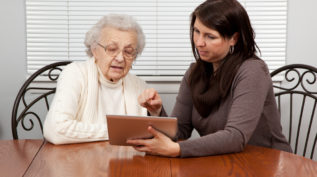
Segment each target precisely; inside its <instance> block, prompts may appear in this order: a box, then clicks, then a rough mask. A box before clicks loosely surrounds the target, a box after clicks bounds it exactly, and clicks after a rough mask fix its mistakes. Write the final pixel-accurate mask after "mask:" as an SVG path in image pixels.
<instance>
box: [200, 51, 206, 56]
mask: <svg viewBox="0 0 317 177" xmlns="http://www.w3.org/2000/svg"><path fill="white" fill-rule="evenodd" d="M198 52H199V55H200V56H207V54H208V52H207V51H198Z"/></svg>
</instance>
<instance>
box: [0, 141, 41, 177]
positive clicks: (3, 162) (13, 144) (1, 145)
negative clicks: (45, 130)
mask: <svg viewBox="0 0 317 177" xmlns="http://www.w3.org/2000/svg"><path fill="white" fill-rule="evenodd" d="M42 143H43V140H2V141H0V176H1V177H2V176H3V177H11V176H12V177H17V176H23V174H24V172H25V171H26V170H27V168H28V167H29V165H30V164H31V162H32V160H33V158H34V157H35V155H36V153H37V152H38V151H39V149H40V148H41V145H42Z"/></svg>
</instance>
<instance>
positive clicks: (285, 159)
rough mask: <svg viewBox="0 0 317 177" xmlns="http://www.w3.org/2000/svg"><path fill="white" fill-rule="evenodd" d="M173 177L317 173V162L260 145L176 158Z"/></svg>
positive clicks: (301, 175) (296, 176)
mask: <svg viewBox="0 0 317 177" xmlns="http://www.w3.org/2000/svg"><path fill="white" fill-rule="evenodd" d="M172 176H173V177H196V176H197V177H200V176H204V177H209V176H210V177H211V176H212V177H224V176H226V177H227V176H228V177H316V176H317V162H315V161H312V160H310V159H307V158H304V157H301V156H298V155H295V154H291V153H288V152H283V151H279V150H275V149H269V148H264V147H258V146H250V145H249V146H247V147H246V148H245V150H244V151H243V152H241V153H233V154H226V155H218V156H209V157H200V158H185V159H179V158H175V159H172Z"/></svg>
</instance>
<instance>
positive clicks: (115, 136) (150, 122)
mask: <svg viewBox="0 0 317 177" xmlns="http://www.w3.org/2000/svg"><path fill="white" fill-rule="evenodd" d="M106 118H107V124H108V135H109V142H110V144H112V145H122V146H129V144H127V143H126V141H127V140H128V139H140V138H142V139H145V138H152V137H153V136H152V135H151V134H150V133H149V132H148V130H147V128H148V127H149V126H152V127H153V128H155V129H156V130H158V131H160V132H162V133H164V134H165V135H167V136H169V137H171V138H174V137H175V135H176V132H177V119H176V117H155V116H127V115H106Z"/></svg>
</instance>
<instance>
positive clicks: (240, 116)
mask: <svg viewBox="0 0 317 177" xmlns="http://www.w3.org/2000/svg"><path fill="white" fill-rule="evenodd" d="M190 70H191V69H190V68H189V69H188V71H187V72H186V74H185V76H184V78H183V80H182V82H181V85H180V89H179V93H178V96H177V99H176V103H175V106H174V109H173V111H172V114H171V116H174V117H177V118H178V133H177V136H178V139H187V140H184V141H180V142H179V145H180V149H181V157H190V156H208V155H216V154H225V153H233V152H240V151H242V150H243V149H244V147H245V145H246V144H252V145H259V146H264V147H270V148H275V149H279V150H284V151H288V152H291V151H292V150H291V147H290V146H289V144H288V142H287V140H286V138H285V137H284V135H283V134H282V126H281V123H280V115H279V112H278V109H277V106H276V102H275V98H274V93H273V87H272V80H271V77H270V74H269V71H268V68H267V66H266V64H265V63H264V62H263V61H262V60H254V59H249V60H247V61H245V62H244V63H243V64H242V65H241V66H240V68H239V70H238V72H237V74H236V76H235V78H234V80H233V83H232V87H231V91H230V94H229V96H228V97H227V98H226V100H223V102H222V104H221V105H220V107H219V109H218V110H217V111H213V112H212V113H211V114H210V115H209V116H208V117H207V118H202V117H201V116H200V115H199V113H198V112H197V110H196V109H195V107H194V105H193V101H192V95H191V94H192V93H191V90H190V87H189V85H188V77H189V71H190ZM194 128H195V129H196V130H197V131H198V133H199V134H200V136H201V137H199V138H194V139H188V138H189V137H190V136H191V133H192V131H193V129H194Z"/></svg>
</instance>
